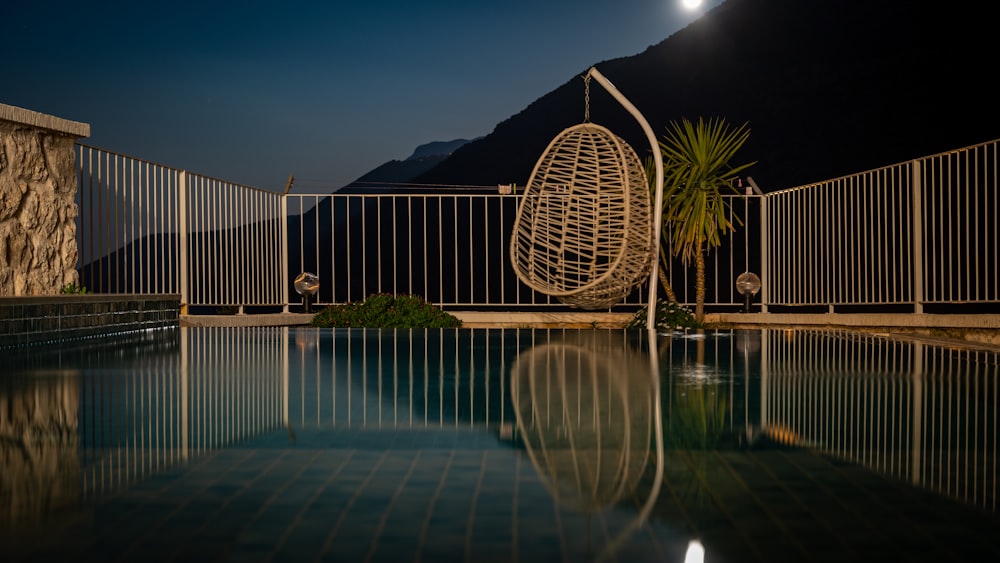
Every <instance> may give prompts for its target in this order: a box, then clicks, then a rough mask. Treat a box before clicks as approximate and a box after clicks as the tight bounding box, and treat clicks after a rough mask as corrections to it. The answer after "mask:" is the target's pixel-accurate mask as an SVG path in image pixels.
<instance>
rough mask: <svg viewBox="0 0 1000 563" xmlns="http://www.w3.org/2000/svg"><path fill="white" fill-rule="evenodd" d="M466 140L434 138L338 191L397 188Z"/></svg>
mask: <svg viewBox="0 0 1000 563" xmlns="http://www.w3.org/2000/svg"><path fill="white" fill-rule="evenodd" d="M467 143H469V140H468V139H454V140H451V141H433V142H430V143H425V144H423V145H420V146H419V147H417V148H416V149H414V151H413V154H411V155H410V156H409V157H407V158H406V159H405V160H390V161H389V162H386V163H384V164H382V165H380V166H378V167H376V168H375V169H374V170H372V171H370V172H368V173H366V174H365V175H364V176H361V177H360V178H358V179H357V180H355V181H353V182H351V183H350V184H348V185H346V186H344V187H342V188H340V189H339V190H337V191H338V192H339V193H342V194H365V193H384V192H387V191H393V190H395V189H397V188H396V187H395V186H397V185H398V184H405V183H407V182H411V181H412V180H413V179H414V178H416V177H417V176H420V175H421V174H423V173H424V172H426V171H428V170H430V169H432V168H434V167H435V166H437V165H438V164H440V163H441V162H443V161H444V160H445V159H447V158H448V157H449V156H451V154H452V153H453V152H455V150H456V149H458V148H459V147H461V146H463V145H465V144H467Z"/></svg>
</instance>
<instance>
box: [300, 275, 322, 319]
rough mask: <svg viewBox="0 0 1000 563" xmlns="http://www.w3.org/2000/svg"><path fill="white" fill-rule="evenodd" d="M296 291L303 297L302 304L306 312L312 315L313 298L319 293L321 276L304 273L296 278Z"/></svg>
mask: <svg viewBox="0 0 1000 563" xmlns="http://www.w3.org/2000/svg"><path fill="white" fill-rule="evenodd" d="M295 291H297V292H298V294H299V295H301V296H302V304H303V305H304V306H305V309H306V312H307V313H311V312H312V307H311V303H310V302H311V301H312V297H313V296H314V295H316V292H318V291H319V276H317V275H316V274H314V273H312V272H302V273H301V274H299V275H298V276H296V277H295Z"/></svg>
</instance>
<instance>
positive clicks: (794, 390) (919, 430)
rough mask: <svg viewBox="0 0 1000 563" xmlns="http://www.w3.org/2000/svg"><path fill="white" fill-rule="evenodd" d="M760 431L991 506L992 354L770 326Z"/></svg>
mask: <svg viewBox="0 0 1000 563" xmlns="http://www.w3.org/2000/svg"><path fill="white" fill-rule="evenodd" d="M762 349H763V351H764V354H765V358H764V360H763V364H762V370H763V371H762V377H763V382H762V405H763V420H762V426H763V430H764V431H765V432H766V433H767V434H768V435H769V436H770V437H771V438H772V439H774V440H777V441H779V442H782V443H786V444H789V445H797V446H810V447H814V448H817V449H819V450H820V451H824V452H828V453H830V454H833V455H835V456H837V457H840V458H843V459H847V460H850V461H852V462H855V463H859V464H861V465H863V466H865V467H868V468H871V469H873V470H876V471H878V472H880V473H883V474H885V475H890V476H892V477H895V478H898V479H900V480H904V481H909V482H911V483H913V484H914V485H916V486H920V487H925V488H928V489H931V490H934V491H937V492H940V493H943V494H946V495H948V496H951V497H954V498H957V499H960V500H962V501H965V502H968V503H970V504H975V505H978V506H981V507H983V508H987V509H990V510H996V508H997V506H996V502H997V487H998V485H1000V479H998V475H997V461H998V449H997V444H998V429H1000V423H998V412H997V406H998V403H997V396H998V393H1000V388H998V385H1000V382H998V375H1000V371H998V364H1000V354H997V353H993V352H973V351H961V350H952V349H948V348H939V347H932V346H925V345H922V344H920V343H913V342H909V341H907V342H901V341H900V342H896V341H892V340H887V339H884V338H879V337H876V336H860V335H847V334H845V335H843V336H841V337H839V338H831V337H830V336H829V334H820V333H809V332H801V331H787V332H783V331H770V332H767V333H766V337H765V345H764V346H763V347H762Z"/></svg>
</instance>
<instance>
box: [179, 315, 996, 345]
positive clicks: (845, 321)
mask: <svg viewBox="0 0 1000 563" xmlns="http://www.w3.org/2000/svg"><path fill="white" fill-rule="evenodd" d="M449 312H450V313H451V314H453V315H455V316H456V317H458V318H459V319H461V320H462V326H463V327H465V328H622V327H624V326H625V325H626V324H627V323H628V321H629V320H630V319H631V318H632V316H633V314H632V313H606V312H600V313H594V312H572V313H551V312H478V311H449ZM312 316H313V315H312V314H307V313H270V314H250V315H181V317H180V324H181V326H190V327H224V326H233V327H250V326H307V325H309V321H310V320H311V319H312ZM705 321H706V325H707V326H709V327H711V328H788V329H821V330H823V329H826V330H859V331H863V332H873V333H879V334H885V335H886V336H893V337H909V338H920V339H922V340H926V341H929V342H936V343H940V344H956V343H961V344H964V345H973V346H976V347H984V348H989V349H993V350H1000V315H993V314H987V315H956V314H921V313H818V314H787V313H709V314H706V315H705Z"/></svg>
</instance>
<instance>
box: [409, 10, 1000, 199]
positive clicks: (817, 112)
mask: <svg viewBox="0 0 1000 563" xmlns="http://www.w3.org/2000/svg"><path fill="white" fill-rule="evenodd" d="M990 22H991V18H990V17H989V15H988V14H987V12H986V8H985V7H983V6H980V5H971V4H969V5H962V6H961V7H957V6H944V5H942V4H940V3H927V2H912V1H911V0H879V1H877V2H871V1H861V0H847V1H845V0H810V1H809V2H803V1H801V0H728V1H727V2H725V3H724V4H721V5H720V6H718V7H716V8H714V9H713V10H711V11H709V12H708V13H706V14H705V15H704V16H703V17H701V18H700V19H699V20H697V21H695V22H693V23H692V24H690V25H688V26H687V27H685V28H684V29H682V30H680V31H678V32H676V33H674V34H673V35H671V36H670V37H668V38H667V39H665V40H664V41H662V42H660V43H659V44H656V45H653V46H651V47H649V48H648V49H647V50H646V51H644V52H642V53H640V54H637V55H634V56H630V57H623V58H618V59H612V60H607V61H604V62H597V63H596V64H595V65H594V66H596V67H597V68H598V70H599V71H600V72H601V73H602V74H604V75H605V76H606V77H607V78H608V79H609V80H610V81H611V82H612V83H613V84H614V85H615V86H616V87H617V88H618V90H619V91H621V92H622V93H623V94H624V95H625V96H626V97H627V98H628V99H629V100H630V101H631V102H632V103H633V104H634V105H635V106H636V107H637V108H638V109H639V110H640V111H641V112H642V113H643V115H644V116H645V118H646V119H647V121H649V123H650V126H651V127H652V129H653V132H654V134H655V135H656V136H657V138H658V139H662V137H663V135H664V134H665V133H666V131H667V129H666V128H667V126H668V124H669V123H670V122H671V121H679V120H680V119H681V118H688V119H692V120H696V119H697V118H699V117H705V118H709V117H722V118H724V119H726V121H728V122H729V123H730V124H732V125H734V126H735V125H739V124H742V123H744V122H745V123H747V124H748V125H749V127H750V130H751V133H750V138H749V140H748V141H747V143H746V144H745V145H744V147H743V148H742V149H741V151H740V152H739V153H737V155H736V157H735V159H734V161H733V164H742V163H744V162H754V161H756V164H755V165H754V166H752V167H751V168H750V169H749V170H748V174H749V175H750V176H752V177H753V178H754V179H755V180H756V182H757V183H758V185H760V186H761V188H762V189H763V190H764V191H766V192H767V191H774V190H778V189H784V188H789V187H795V186H799V185H804V184H808V183H812V182H818V181H823V180H827V179H830V178H835V177H839V176H843V175H847V174H852V173H855V172H861V171H864V170H869V169H872V168H878V167H881V166H887V165H891V164H895V163H898V162H903V161H906V160H909V159H912V158H919V157H923V156H928V155H931V154H936V153H939V152H945V151H949V150H952V149H956V148H960V147H964V146H968V145H972V144H977V143H980V142H985V141H989V140H993V139H996V138H1000V119H998V111H997V106H996V101H995V99H994V98H995V94H994V92H993V90H992V89H991V88H990V87H989V86H988V85H987V83H988V82H989V80H988V79H989V71H990V67H989V66H987V65H986V63H987V62H988V61H989V59H990V55H991V54H992V53H993V52H994V51H995V46H993V44H992V41H991V39H990V37H991V34H990V33H988V30H987V25H990ZM609 32H616V31H615V30H609ZM617 32H627V30H618V31H617ZM542 55H544V54H543V53H540V56H542ZM586 71H587V69H585V68H582V69H580V71H579V73H578V74H577V75H575V76H572V77H569V79H568V80H567V81H566V82H565V83H564V84H563V85H562V86H560V87H559V88H557V89H556V90H553V91H552V92H549V93H548V94H545V95H544V96H542V97H541V98H539V99H537V100H536V101H535V102H533V103H532V104H530V105H529V106H528V107H527V108H525V109H524V110H522V111H521V112H520V113H518V114H516V115H514V116H512V117H510V118H508V119H507V120H505V121H503V122H501V123H499V124H497V125H496V127H495V129H494V130H493V132H492V133H490V134H489V135H486V136H485V137H483V138H481V139H479V140H476V141H473V142H470V143H468V144H465V145H463V146H461V147H460V148H458V149H457V150H455V152H454V153H453V154H452V155H451V156H450V157H448V158H446V159H444V160H442V161H441V162H440V163H438V164H437V165H436V166H434V167H433V168H431V169H429V170H427V171H425V172H423V173H421V174H419V175H418V176H416V177H415V178H413V181H414V182H417V183H426V184H480V185H493V184H497V183H510V182H518V183H520V184H524V183H526V181H527V179H528V176H529V175H530V173H531V170H532V168H533V166H534V164H535V162H536V160H537V159H538V157H539V156H540V155H541V153H542V152H543V151H544V149H545V147H546V145H547V144H548V143H549V141H551V140H552V139H553V138H554V137H555V136H556V135H557V134H558V133H559V132H560V131H561V130H562V129H564V128H566V127H569V126H570V125H573V124H576V123H579V122H581V121H582V120H583V116H584V99H585V92H584V81H583V80H582V76H583V75H584V74H585V73H586ZM512 78H513V77H512ZM590 93H591V96H590V97H591V101H590V116H591V120H592V121H594V122H595V123H598V124H601V125H604V126H606V127H608V128H610V129H611V130H612V131H614V132H615V133H617V134H618V135H619V136H621V137H623V138H625V139H626V140H627V141H628V142H629V143H630V144H631V145H632V146H633V147H634V148H635V149H636V151H637V152H638V153H639V154H640V156H644V155H646V154H649V152H650V149H649V143H648V142H647V141H646V138H645V136H644V134H643V132H642V130H641V128H640V127H639V125H638V124H637V123H636V122H635V119H634V118H632V116H630V115H629V114H628V113H626V112H625V110H624V109H622V108H621V107H620V105H619V104H618V103H617V102H616V101H615V100H614V99H613V98H612V97H611V96H610V95H608V94H607V93H606V92H605V91H604V90H603V88H601V87H600V85H598V84H597V83H596V82H595V83H593V84H591V86H590Z"/></svg>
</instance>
